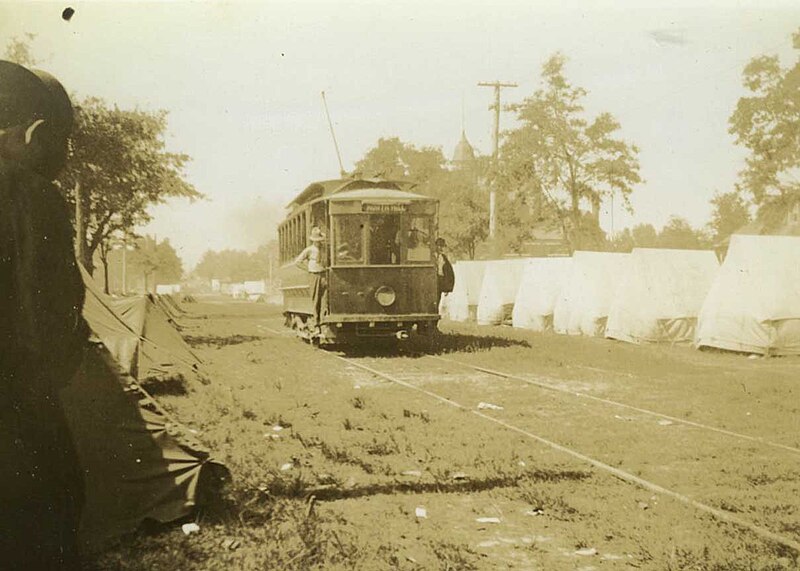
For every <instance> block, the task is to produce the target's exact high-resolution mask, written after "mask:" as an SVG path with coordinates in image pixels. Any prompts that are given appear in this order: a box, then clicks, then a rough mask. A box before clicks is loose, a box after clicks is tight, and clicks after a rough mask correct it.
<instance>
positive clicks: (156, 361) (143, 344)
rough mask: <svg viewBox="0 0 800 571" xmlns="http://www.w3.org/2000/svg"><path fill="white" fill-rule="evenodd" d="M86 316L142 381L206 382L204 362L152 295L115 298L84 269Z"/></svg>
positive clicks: (119, 360)
mask: <svg viewBox="0 0 800 571" xmlns="http://www.w3.org/2000/svg"><path fill="white" fill-rule="evenodd" d="M83 281H84V283H85V284H86V302H85V305H84V311H83V316H84V318H85V319H86V321H88V322H89V324H90V326H91V327H92V330H93V331H95V333H96V334H97V336H98V337H99V338H100V339H101V340H102V342H103V343H104V344H105V346H106V347H107V348H108V350H109V351H110V352H111V354H112V355H113V356H114V357H115V358H116V359H117V361H118V362H119V363H120V365H122V367H123V368H124V369H125V371H126V372H128V373H130V374H131V375H133V376H134V377H136V378H137V379H138V380H139V381H141V382H145V381H148V380H167V379H185V380H188V381H196V380H199V381H202V382H204V381H205V378H204V377H203V374H202V371H201V366H202V362H201V361H200V359H199V358H198V357H197V355H195V354H194V352H192V350H191V349H190V348H189V346H188V345H187V344H186V341H184V339H183V337H182V336H181V334H180V333H178V331H177V330H176V329H175V328H174V327H173V326H172V325H171V324H170V323H171V320H170V319H169V317H168V316H167V315H166V314H165V313H164V311H163V309H162V308H161V307H160V306H159V305H157V303H156V302H155V301H154V300H153V299H152V298H151V297H150V296H143V297H132V298H123V299H113V298H111V297H109V296H107V295H105V294H104V293H103V292H101V291H100V289H99V288H98V287H97V285H96V284H95V283H94V280H93V279H92V277H91V276H90V275H89V274H88V273H86V272H83Z"/></svg>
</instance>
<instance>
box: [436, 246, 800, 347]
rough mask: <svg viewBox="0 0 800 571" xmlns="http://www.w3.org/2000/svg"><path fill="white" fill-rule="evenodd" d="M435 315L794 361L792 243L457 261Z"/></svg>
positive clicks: (798, 292) (798, 331)
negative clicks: (721, 256)
mask: <svg viewBox="0 0 800 571" xmlns="http://www.w3.org/2000/svg"><path fill="white" fill-rule="evenodd" d="M454 269H455V274H456V285H455V289H454V290H453V292H452V293H451V294H449V295H448V296H446V297H445V298H444V303H443V307H442V308H441V309H442V312H443V315H445V316H446V317H449V318H450V319H451V320H454V321H467V320H476V321H477V322H478V323H479V324H495V325H496V324H500V323H508V322H510V323H511V324H512V325H513V326H514V327H521V328H525V329H532V330H534V331H542V332H544V331H554V332H556V333H561V334H569V335H589V336H605V337H608V338H612V339H618V340H621V341H627V342H630V343H659V342H667V343H693V344H694V345H695V346H697V347H712V348H718V349H724V350H729V351H740V352H746V353H757V354H764V355H798V354H800V237H792V236H750V235H734V236H732V237H731V240H730V245H729V248H728V253H727V255H726V257H725V260H724V262H723V263H722V264H721V265H720V263H719V262H718V260H717V256H716V254H715V253H714V252H711V251H703V250H668V249H651V248H635V249H634V250H633V251H632V252H631V253H630V254H621V253H610V252H583V251H577V252H575V253H574V254H573V256H572V257H569V258H568V257H561V258H519V259H507V260H492V261H464V262H458V263H456V264H455V266H454Z"/></svg>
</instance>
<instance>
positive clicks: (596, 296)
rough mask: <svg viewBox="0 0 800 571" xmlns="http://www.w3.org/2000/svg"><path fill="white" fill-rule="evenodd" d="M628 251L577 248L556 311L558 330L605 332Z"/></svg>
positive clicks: (596, 333) (599, 334) (589, 333)
mask: <svg viewBox="0 0 800 571" xmlns="http://www.w3.org/2000/svg"><path fill="white" fill-rule="evenodd" d="M627 259H628V254H617V253H611V252H575V253H574V254H573V256H572V266H571V268H570V272H569V278H567V283H566V285H565V286H564V288H563V289H562V290H561V293H560V294H559V296H558V301H557V302H556V307H555V309H554V311H553V328H554V329H555V330H556V333H566V334H569V335H590V336H602V335H603V333H604V332H605V327H606V319H607V318H608V311H609V309H610V308H611V300H612V299H613V297H614V292H615V290H616V289H617V285H619V282H620V280H621V279H622V275H623V273H624V271H625V264H626V262H627Z"/></svg>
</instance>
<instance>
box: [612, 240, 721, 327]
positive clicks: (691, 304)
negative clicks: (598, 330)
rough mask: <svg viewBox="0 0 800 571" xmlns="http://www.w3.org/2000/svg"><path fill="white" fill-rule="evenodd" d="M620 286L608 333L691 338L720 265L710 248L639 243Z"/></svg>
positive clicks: (631, 256) (615, 296)
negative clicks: (690, 248)
mask: <svg viewBox="0 0 800 571" xmlns="http://www.w3.org/2000/svg"><path fill="white" fill-rule="evenodd" d="M626 266H627V267H626V271H625V273H624V277H623V278H622V280H621V282H620V283H619V286H618V287H617V288H616V293H615V294H614V299H613V301H612V303H611V309H610V310H609V314H608V324H607V326H606V337H609V338H612V339H618V340H620V341H627V342H630V343H657V342H668V343H691V342H692V341H693V339H694V333H695V326H696V323H697V316H698V315H699V313H700V308H701V307H702V305H703V301H704V300H705V298H706V295H707V294H708V290H709V289H710V288H711V283H712V281H713V280H714V277H715V276H716V273H717V271H718V268H719V263H718V262H717V257H716V255H715V254H714V252H712V251H709V250H669V249H654V248H635V249H634V250H633V252H631V254H630V257H629V259H628V263H627V265H626Z"/></svg>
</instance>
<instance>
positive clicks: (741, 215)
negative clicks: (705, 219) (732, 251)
mask: <svg viewBox="0 0 800 571" xmlns="http://www.w3.org/2000/svg"><path fill="white" fill-rule="evenodd" d="M711 205H712V206H713V207H714V210H713V212H712V213H711V222H709V224H708V225H709V228H710V230H711V233H712V235H713V239H714V242H715V243H719V242H721V241H722V240H725V239H726V238H727V237H728V236H730V235H731V234H733V233H734V232H735V231H736V230H738V229H739V228H741V227H742V226H744V225H745V224H747V223H748V222H750V205H749V204H748V202H747V201H746V200H745V199H744V198H743V197H742V195H741V193H739V192H726V193H716V194H714V198H712V199H711Z"/></svg>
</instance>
